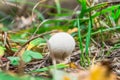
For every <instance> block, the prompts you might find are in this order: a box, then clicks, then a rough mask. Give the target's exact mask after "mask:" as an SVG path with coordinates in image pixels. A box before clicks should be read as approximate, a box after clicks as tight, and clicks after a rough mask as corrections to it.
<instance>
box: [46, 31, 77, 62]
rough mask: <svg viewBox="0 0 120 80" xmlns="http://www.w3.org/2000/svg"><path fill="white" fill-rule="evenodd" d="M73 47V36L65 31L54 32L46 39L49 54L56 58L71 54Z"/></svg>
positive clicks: (61, 58) (62, 58)
mask: <svg viewBox="0 0 120 80" xmlns="http://www.w3.org/2000/svg"><path fill="white" fill-rule="evenodd" d="M74 48H75V40H74V38H73V37H72V36H71V35H70V34H68V33H65V32H59V33H56V34H55V35H53V36H52V37H51V38H50V39H49V40H48V49H49V51H50V56H51V57H53V58H55V59H56V60H64V59H65V58H66V57H68V56H70V55H71V54H72V51H73V50H74Z"/></svg>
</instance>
